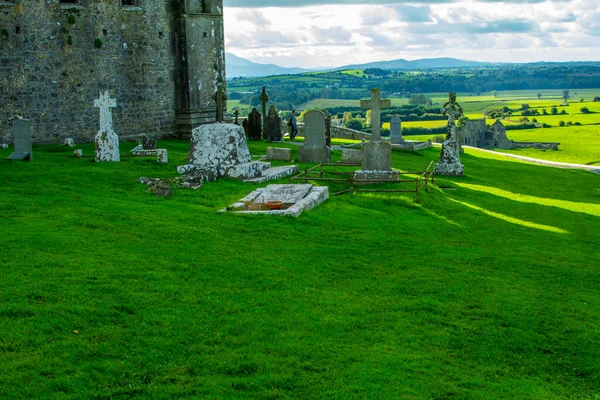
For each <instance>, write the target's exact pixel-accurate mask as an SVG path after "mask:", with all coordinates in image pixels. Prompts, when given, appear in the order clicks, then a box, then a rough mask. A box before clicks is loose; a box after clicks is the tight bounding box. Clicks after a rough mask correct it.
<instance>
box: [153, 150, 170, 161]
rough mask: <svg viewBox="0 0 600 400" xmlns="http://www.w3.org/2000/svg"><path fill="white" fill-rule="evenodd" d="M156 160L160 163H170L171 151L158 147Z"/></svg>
mask: <svg viewBox="0 0 600 400" xmlns="http://www.w3.org/2000/svg"><path fill="white" fill-rule="evenodd" d="M156 161H158V163H159V164H168V163H169V151H168V150H167V149H158V150H157V151H156Z"/></svg>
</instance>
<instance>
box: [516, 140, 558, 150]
mask: <svg viewBox="0 0 600 400" xmlns="http://www.w3.org/2000/svg"><path fill="white" fill-rule="evenodd" d="M558 146H560V143H553V142H513V147H512V148H513V149H539V150H558Z"/></svg>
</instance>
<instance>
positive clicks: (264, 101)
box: [260, 86, 269, 140]
mask: <svg viewBox="0 0 600 400" xmlns="http://www.w3.org/2000/svg"><path fill="white" fill-rule="evenodd" d="M268 101H269V95H268V94H267V87H266V86H263V88H262V93H261V94H260V102H261V103H262V138H263V139H264V140H266V139H267V130H266V127H267V102H268Z"/></svg>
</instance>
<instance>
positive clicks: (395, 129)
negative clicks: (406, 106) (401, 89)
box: [390, 114, 406, 144]
mask: <svg viewBox="0 0 600 400" xmlns="http://www.w3.org/2000/svg"><path fill="white" fill-rule="evenodd" d="M390 141H391V142H392V144H404V143H405V142H406V140H404V138H403V137H402V120H401V119H400V117H399V116H397V115H395V114H394V115H393V116H392V119H391V120H390Z"/></svg>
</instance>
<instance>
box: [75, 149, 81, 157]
mask: <svg viewBox="0 0 600 400" xmlns="http://www.w3.org/2000/svg"><path fill="white" fill-rule="evenodd" d="M73 154H74V155H75V157H77V158H83V150H81V149H77V150H75V151H74V152H73Z"/></svg>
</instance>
